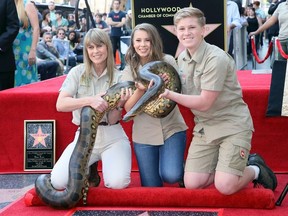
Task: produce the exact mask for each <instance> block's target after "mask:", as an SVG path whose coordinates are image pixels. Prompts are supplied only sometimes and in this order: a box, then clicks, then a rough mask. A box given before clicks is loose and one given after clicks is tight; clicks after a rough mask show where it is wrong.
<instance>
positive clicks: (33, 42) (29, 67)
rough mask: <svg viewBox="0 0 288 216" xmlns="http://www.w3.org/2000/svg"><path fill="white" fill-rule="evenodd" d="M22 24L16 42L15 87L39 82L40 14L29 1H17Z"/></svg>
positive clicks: (14, 46)
mask: <svg viewBox="0 0 288 216" xmlns="http://www.w3.org/2000/svg"><path fill="white" fill-rule="evenodd" d="M15 4H16V7H17V13H18V17H19V22H20V29H19V33H18V35H17V37H16V39H15V40H14V43H13V50H14V55H15V60H16V71H15V86H21V85H26V84H29V83H33V82H36V81H38V74H37V68H36V47H37V42H38V39H39V35H40V28H39V21H38V13H37V10H36V8H35V6H34V4H33V3H31V2H30V1H28V0H24V1H23V0H15Z"/></svg>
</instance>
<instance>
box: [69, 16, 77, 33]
mask: <svg viewBox="0 0 288 216" xmlns="http://www.w3.org/2000/svg"><path fill="white" fill-rule="evenodd" d="M75 29H76V21H75V16H74V14H69V15H68V31H74V30H75Z"/></svg>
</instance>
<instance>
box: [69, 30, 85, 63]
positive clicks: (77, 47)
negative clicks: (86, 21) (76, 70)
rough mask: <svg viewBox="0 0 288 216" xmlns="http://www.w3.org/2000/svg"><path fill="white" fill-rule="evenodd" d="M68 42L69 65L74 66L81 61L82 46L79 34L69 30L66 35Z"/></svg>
mask: <svg viewBox="0 0 288 216" xmlns="http://www.w3.org/2000/svg"><path fill="white" fill-rule="evenodd" d="M67 38H68V40H69V43H70V50H69V66H71V67H74V66H76V64H77V63H83V47H82V45H81V44H80V35H79V33H78V32H76V31H74V30H73V31H69V33H68V36H67Z"/></svg>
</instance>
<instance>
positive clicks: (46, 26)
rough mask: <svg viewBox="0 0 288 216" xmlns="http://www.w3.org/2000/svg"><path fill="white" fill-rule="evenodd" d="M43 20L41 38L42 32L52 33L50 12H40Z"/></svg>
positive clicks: (47, 10)
mask: <svg viewBox="0 0 288 216" xmlns="http://www.w3.org/2000/svg"><path fill="white" fill-rule="evenodd" d="M42 17H43V20H42V21H41V25H40V26H41V36H42V35H43V33H44V32H51V31H52V24H51V20H50V11H49V9H46V10H44V11H43V12H42Z"/></svg>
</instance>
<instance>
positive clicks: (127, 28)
mask: <svg viewBox="0 0 288 216" xmlns="http://www.w3.org/2000/svg"><path fill="white" fill-rule="evenodd" d="M123 30H124V35H125V36H129V35H131V32H132V10H128V11H127V15H126V22H125V25H124V28H123Z"/></svg>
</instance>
